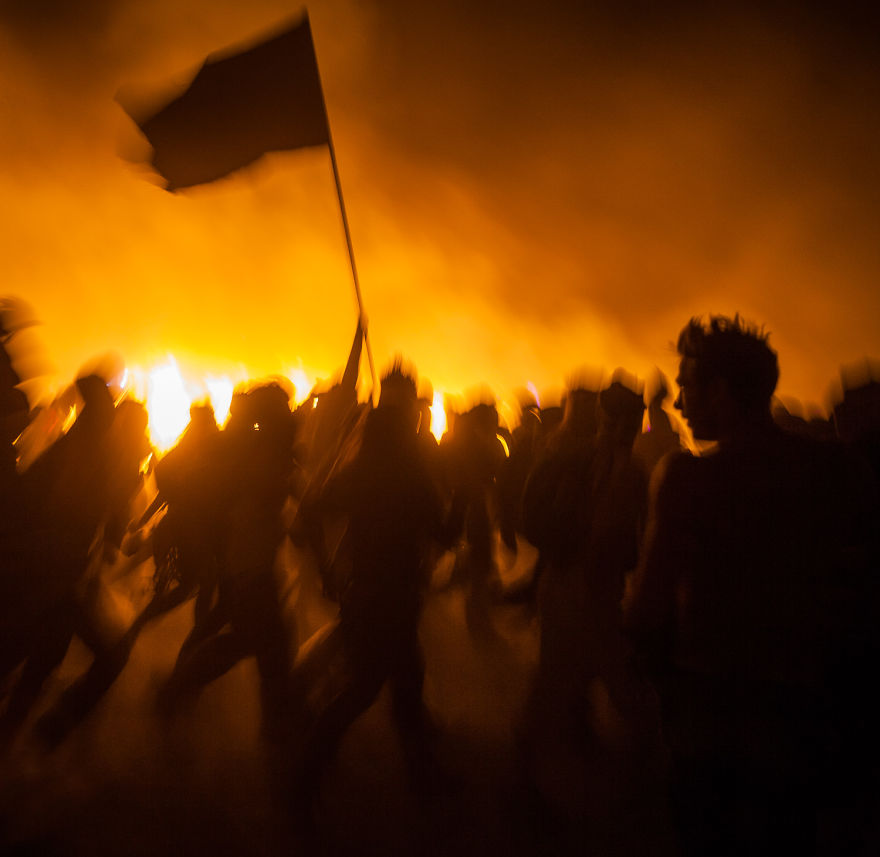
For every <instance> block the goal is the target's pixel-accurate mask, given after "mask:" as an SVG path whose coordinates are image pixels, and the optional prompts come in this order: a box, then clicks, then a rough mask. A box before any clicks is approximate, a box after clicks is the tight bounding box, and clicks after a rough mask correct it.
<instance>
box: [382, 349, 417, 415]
mask: <svg viewBox="0 0 880 857" xmlns="http://www.w3.org/2000/svg"><path fill="white" fill-rule="evenodd" d="M416 389H417V388H416V379H415V377H414V375H413V374H412V373H410V372H408V371H407V370H406V369H404V366H403V363H402V362H401V361H399V360H396V361H395V362H394V364H393V365H392V367H391V369H390V370H389V371H388V372H386V373H385V374H384V375H383V376H382V381H381V386H380V393H379V407H380V408H388V407H394V408H401V409H404V410H407V411H415V413H416V415H417V414H418V399H419V397H418V393H417V392H416Z"/></svg>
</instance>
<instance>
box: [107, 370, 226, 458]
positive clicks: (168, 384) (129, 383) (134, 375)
mask: <svg viewBox="0 0 880 857" xmlns="http://www.w3.org/2000/svg"><path fill="white" fill-rule="evenodd" d="M122 386H123V389H124V392H125V393H127V394H131V395H133V396H135V398H137V399H139V400H141V401H143V402H144V404H145V405H146V408H147V413H148V414H149V423H148V426H149V432H150V441H151V443H152V444H153V446H154V447H155V448H156V450H157V451H158V452H160V453H162V452H167V451H168V450H169V449H171V447H172V446H174V444H175V443H177V441H178V439H179V438H180V436H181V434H183V430H184V429H185V428H186V427H187V425H188V424H189V409H190V406H191V405H192V404H193V402H199V401H210V403H211V406H212V407H213V408H214V417H215V419H216V420H217V423H218V424H219V425H223V423H224V422H225V421H226V417H227V416H228V415H229V405H230V403H231V402H232V393H233V390H234V389H235V381H233V379H232V378H230V377H228V376H226V375H209V374H204V375H201V374H199V373H196V372H191V371H182V370H181V368H180V366H179V365H178V363H177V360H176V359H175V358H174V357H173V356H171V355H169V356H168V358H167V359H166V360H165V361H164V362H163V363H158V364H155V365H153V366H152V367H150V368H149V369H146V370H145V369H142V368H140V367H138V366H132V367H129V368H127V369H126V370H125V373H124V375H123V378H122Z"/></svg>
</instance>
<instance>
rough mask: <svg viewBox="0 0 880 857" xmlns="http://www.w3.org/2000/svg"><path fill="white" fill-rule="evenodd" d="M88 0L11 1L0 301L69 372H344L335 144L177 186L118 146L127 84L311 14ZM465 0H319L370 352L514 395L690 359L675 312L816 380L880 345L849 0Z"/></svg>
mask: <svg viewBox="0 0 880 857" xmlns="http://www.w3.org/2000/svg"><path fill="white" fill-rule="evenodd" d="M75 5H76V9H75V10H74V9H70V8H68V7H69V6H70V4H63V3H61V2H51V0H40V2H27V0H15V2H8V3H6V4H5V5H4V7H3V12H2V13H0V15H2V17H0V80H2V81H3V84H2V91H0V128H2V129H3V131H2V133H0V199H2V200H3V203H4V204H3V207H2V213H0V226H2V233H0V234H2V236H3V245H2V246H3V262H4V265H3V282H2V286H0V294H6V295H10V294H12V295H20V296H22V297H24V298H26V299H27V300H28V301H30V302H31V303H32V305H33V306H34V308H35V309H36V311H37V313H38V315H39V316H40V318H41V319H42V321H43V322H44V326H43V328H42V330H41V337H42V339H43V341H44V342H45V343H46V345H47V346H48V349H49V352H50V354H51V356H52V358H53V360H54V362H55V364H56V366H57V370H58V375H59V377H60V378H61V379H62V380H67V379H69V378H70V377H72V375H73V373H74V372H75V371H76V369H77V368H78V366H80V365H81V364H82V363H83V362H85V361H86V360H87V359H88V358H90V357H91V356H93V355H94V354H96V353H99V352H101V351H106V350H108V349H115V350H117V351H119V352H120V353H121V354H122V355H123V356H124V357H125V358H126V359H127V360H128V361H130V362H133V363H139V364H148V363H150V362H153V361H156V360H160V359H162V358H164V356H165V355H166V354H167V353H169V352H170V353H173V354H174V355H175V356H176V357H177V358H178V360H180V361H181V363H187V362H191V363H194V364H200V365H203V366H204V367H205V368H211V369H213V370H216V371H224V370H227V369H228V370H230V371H231V370H232V369H234V368H238V369H240V368H241V367H242V366H244V367H246V369H247V371H248V372H249V373H251V374H262V373H271V372H284V371H286V370H288V369H289V368H291V367H293V366H297V365H303V366H305V367H307V368H309V369H310V370H312V371H314V372H316V373H318V374H322V375H329V374H331V373H333V372H334V370H337V369H340V368H341V367H342V365H343V363H344V360H345V356H346V353H347V349H348V346H349V343H350V340H351V336H352V333H353V329H354V321H355V305H354V297H353V294H352V289H351V282H350V274H349V271H348V266H347V265H348V263H347V257H346V251H345V244H344V239H343V233H342V229H341V224H340V221H339V214H338V209H337V206H336V199H335V192H334V188H333V183H332V177H331V173H330V166H329V159H328V157H327V154H326V152H325V151H322V150H312V151H308V152H295V153H286V154H279V155H272V156H270V157H268V158H266V159H264V161H262V162H261V163H260V164H259V165H258V166H256V167H255V168H253V169H251V170H249V171H247V172H243V173H240V174H237V175H236V176H234V177H232V178H230V179H228V180H226V181H223V182H219V183H217V184H215V185H212V186H207V187H203V188H200V189H196V190H193V191H191V192H187V193H185V194H180V195H172V194H168V193H166V192H165V191H163V190H161V189H160V188H158V187H156V186H155V185H153V184H150V183H149V182H148V181H147V180H145V179H144V177H143V176H142V175H140V174H139V173H138V172H137V170H135V169H134V168H132V166H131V165H130V164H128V163H126V162H125V161H124V160H122V159H121V158H120V157H118V149H119V146H120V145H121V142H120V141H122V144H126V143H127V142H129V141H130V140H131V139H132V138H134V137H135V136H136V135H135V134H134V131H133V126H132V125H131V123H130V121H129V120H128V119H127V117H126V116H125V115H124V113H123V112H122V110H121V109H120V108H119V106H118V105H117V104H116V103H115V101H114V95H115V94H116V92H117V91H118V90H119V88H120V87H122V86H124V85H127V84H132V83H137V82H152V83H161V82H163V81H167V80H169V79H170V78H173V77H175V76H177V75H180V73H182V72H186V71H187V70H189V69H192V68H194V67H195V66H196V65H197V64H198V63H199V62H200V61H201V60H202V59H203V58H204V56H205V55H207V54H208V53H210V52H211V51H213V50H215V49H217V48H220V47H223V46H225V45H228V44H232V43H235V42H238V41H241V40H242V39H244V38H247V37H249V36H253V35H254V34H255V33H258V32H259V31H261V30H262V29H264V28H266V27H268V26H271V25H273V24H274V23H276V22H277V21H279V20H281V19H284V18H287V17H289V16H290V15H291V14H292V13H294V12H296V11H297V9H298V8H299V7H298V6H296V5H292V4H290V3H283V2H275V0H251V2H249V3H248V4H242V3H240V2H238V0H227V2H220V0H212V2H208V0H175V2H171V0H167V2H158V3H150V4H141V3H137V2H134V0H131V2H113V0H91V2H84V3H79V4H75ZM471 5H472V4H468V3H466V2H464V0H461V2H459V3H451V4H446V5H444V6H443V7H442V9H441V8H440V7H439V6H431V7H430V8H427V7H425V8H423V7H422V6H421V5H420V4H407V3H404V2H403V0H386V1H385V2H374V3H354V2H338V1H337V0H332V2H316V3H312V4H310V6H309V12H310V16H311V20H312V29H313V33H314V39H315V44H316V50H317V55H318V61H319V64H320V67H321V73H322V76H323V79H324V87H325V94H326V100H327V105H328V112H329V117H330V123H331V126H332V130H333V135H334V139H335V141H336V148H337V152H338V157H339V166H340V172H341V176H342V182H343V187H344V191H345V196H346V203H347V207H348V212H349V217H350V220H351V228H352V235H353V240H354V245H355V252H356V255H357V260H358V268H359V272H360V275H361V283H362V288H363V292H364V298H365V302H366V306H367V311H368V313H369V316H370V319H371V336H372V339H373V348H374V351H375V354H376V358H377V362H378V364H379V366H380V367H381V366H383V365H385V364H387V363H388V362H389V361H390V359H391V358H392V356H393V355H394V354H395V353H402V354H403V355H405V356H406V357H408V358H409V359H410V360H412V361H413V363H414V364H415V365H416V366H417V367H418V369H419V370H420V372H421V374H422V375H423V376H426V377H428V378H430V379H431V380H432V381H433V382H434V384H435V386H436V387H438V388H439V389H447V390H462V389H466V388H469V387H471V386H473V385H475V384H478V383H480V382H488V383H489V384H490V385H491V386H492V387H493V388H494V389H495V390H496V391H497V392H498V393H499V395H502V396H507V395H509V391H510V389H512V388H514V387H520V386H524V385H525V383H526V381H532V382H534V383H535V384H537V385H538V387H540V388H543V387H548V386H549V387H559V386H561V384H562V383H563V381H564V379H565V377H566V375H567V374H568V373H569V372H570V371H571V370H573V369H575V368H576V367H578V366H580V365H583V364H596V365H603V366H606V367H607V368H608V369H612V368H614V367H615V366H618V365H623V366H626V367H627V368H629V369H631V370H633V371H635V372H639V373H645V372H646V371H648V370H649V369H650V367H652V366H653V365H655V364H656V365H660V366H661V367H662V368H663V369H664V370H665V371H667V372H670V373H673V372H674V364H675V359H674V357H673V355H672V353H671V350H670V346H669V344H670V342H671V341H672V340H674V339H675V336H676V333H677V331H678V329H679V328H680V327H681V325H682V324H683V323H684V322H685V321H686V320H687V318H688V317H690V316H691V315H694V314H704V313H707V312H731V313H732V312H734V311H740V312H741V313H743V314H744V315H746V316H747V317H749V318H753V319H755V320H757V321H760V322H762V323H764V324H766V326H767V328H768V329H769V330H770V331H771V332H772V336H771V342H772V344H774V346H775V347H776V348H777V349H778V350H779V352H780V361H781V366H782V380H781V384H780V391H781V392H783V393H787V394H789V395H793V396H796V397H798V398H802V399H807V400H813V401H820V400H821V399H822V398H823V396H824V394H825V392H826V390H827V388H828V386H829V383H830V382H831V381H832V380H833V379H834V378H835V376H836V374H837V371H838V368H839V366H840V365H841V364H842V363H847V362H851V361H854V360H858V359H859V358H861V357H864V356H866V355H872V356H876V355H878V354H880V289H878V288H877V283H878V274H880V242H878V240H877V236H878V235H880V229H878V227H880V223H878V220H880V208H878V205H877V202H878V191H880V181H878V158H877V154H876V153H877V152H878V151H880V145H878V144H880V133H878V118H877V117H878V115H880V110H878V108H880V92H878V80H880V77H878V75H877V69H876V66H875V64H874V63H875V61H874V60H873V54H872V52H871V51H870V49H869V41H870V40H869V37H868V35H867V34H868V33H869V32H874V31H873V29H872V28H868V27H867V25H866V23H865V22H864V21H860V20H857V19H853V17H852V15H853V14H854V13H853V12H852V10H846V9H844V8H843V7H839V6H835V7H834V9H830V8H829V9H828V10H826V11H825V13H824V15H825V16H826V17H822V13H819V12H811V11H810V10H809V9H806V8H805V9H799V10H792V11H790V12H781V11H779V10H777V11H776V12H775V13H774V14H773V15H766V14H765V15H760V14H758V13H757V12H755V11H749V10H748V8H747V7H742V6H741V7H740V8H739V10H738V11H737V12H735V13H733V12H731V13H720V12H705V11H704V12H700V13H693V12H690V11H688V10H687V9H686V7H683V6H682V7H675V6H668V7H663V9H662V13H661V12H660V11H657V12H655V11H651V10H650V9H649V8H647V7H646V9H645V10H643V11H642V12H639V11H637V7H633V9H629V10H628V11H627V13H626V14H624V13H622V12H618V13H615V12H612V11H610V8H611V7H610V6H609V7H608V8H607V9H606V8H603V7H599V6H594V7H593V8H591V9H590V8H584V6H583V4H579V5H576V4H572V6H571V8H569V7H566V6H563V5H561V4H553V5H549V6H545V5H540V6H535V5H534V4H526V3H519V4H517V3H511V4H507V5H505V6H504V7H503V14H502V13H501V11H499V12H498V13H490V12H489V11H487V10H484V9H482V8H480V9H474V8H471ZM478 5H479V4H478ZM780 8H781V7H780ZM500 9H501V7H499V10H500ZM835 10H836V11H835ZM832 15H835V16H836V17H833V18H832V17H828V16H832ZM860 34H864V35H860Z"/></svg>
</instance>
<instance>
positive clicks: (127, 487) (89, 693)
mask: <svg viewBox="0 0 880 857" xmlns="http://www.w3.org/2000/svg"><path fill="white" fill-rule="evenodd" d="M147 419H148V417H147V412H146V409H145V408H144V406H143V405H142V404H141V403H139V402H135V401H131V400H125V401H122V402H120V403H119V405H117V407H116V410H115V412H114V416H113V423H112V425H111V426H110V429H109V431H108V432H107V436H106V439H105V444H104V446H105V463H106V480H107V481H106V502H107V506H106V511H105V518H104V521H103V524H104V527H103V533H102V534H101V540H102V542H101V550H102V551H103V554H104V560H105V561H107V560H112V559H113V558H114V557H115V556H116V554H117V552H118V550H119V547H120V545H121V543H122V538H123V535H124V533H125V531H126V529H127V527H128V523H129V521H130V519H131V502H132V500H133V498H134V497H135V495H136V494H137V492H138V491H139V490H140V488H141V484H142V476H141V465H142V463H143V462H144V460H145V459H146V458H147V457H148V456H149V455H150V452H151V449H150V444H149V441H148V439H147V434H146V432H147ZM106 595H107V585H106V583H105V582H104V580H103V577H102V575H101V573H100V566H99V567H98V569H97V570H95V571H92V572H91V573H90V576H89V578H88V580H87V581H86V587H85V591H84V593H82V594H81V595H80V600H79V602H78V604H77V613H78V620H77V624H76V626H75V630H76V633H77V634H78V635H79V636H80V637H81V638H82V639H83V640H84V642H86V644H87V645H89V647H90V648H91V649H92V652H93V655H94V657H93V660H92V664H91V666H90V667H89V669H88V670H87V671H86V673H85V674H84V675H83V676H82V677H80V678H79V679H78V680H77V681H76V682H74V683H73V684H72V685H71V686H70V687H69V688H67V689H66V690H65V691H64V693H63V694H62V695H61V696H60V697H59V699H58V700H57V701H56V703H55V704H54V705H53V706H52V707H51V708H50V709H49V710H48V711H47V712H46V713H45V714H44V715H43V716H42V717H41V718H40V719H39V720H38V721H37V725H36V728H37V732H38V734H39V735H40V737H41V738H42V739H43V740H44V741H45V742H46V743H47V744H48V745H49V746H54V745H56V744H58V743H60V742H61V741H63V740H64V738H66V736H67V735H68V734H69V732H70V731H71V730H72V729H73V728H74V727H75V726H76V725H77V724H79V723H80V722H81V721H82V720H83V718H85V717H86V715H87V714H88V713H89V712H90V711H91V710H92V709H93V708H94V706H95V705H96V704H97V703H98V701H99V700H100V699H101V697H102V696H103V695H104V693H105V692H106V691H107V689H108V688H109V687H110V686H111V685H112V684H113V682H114V681H115V680H116V677H117V676H118V675H119V673H120V672H122V669H123V667H124V666H125V663H126V661H127V654H128V652H127V648H126V647H124V646H121V645H120V644H121V642H122V641H121V640H120V639H119V638H118V637H117V635H116V634H115V633H114V632H113V631H112V625H113V623H112V621H105V620H104V608H102V606H101V605H102V604H104V603H106V601H105V597H106ZM108 618H109V617H108ZM108 628H110V629H111V630H109V631H108V630H107V629H108Z"/></svg>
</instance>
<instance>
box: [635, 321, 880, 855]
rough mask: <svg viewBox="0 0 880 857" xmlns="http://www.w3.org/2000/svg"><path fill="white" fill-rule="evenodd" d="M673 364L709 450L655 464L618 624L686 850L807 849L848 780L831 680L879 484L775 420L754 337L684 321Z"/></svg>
mask: <svg viewBox="0 0 880 857" xmlns="http://www.w3.org/2000/svg"><path fill="white" fill-rule="evenodd" d="M678 351H679V354H680V355H681V364H680V369H679V375H678V384H679V387H680V388H681V392H680V395H679V398H678V400H677V402H676V406H677V407H679V408H680V409H681V411H682V413H683V415H684V417H685V419H686V420H687V422H688V424H689V426H690V428H691V431H692V432H693V435H694V438H695V439H696V440H698V441H713V442H715V444H716V446H715V449H714V450H713V451H711V452H710V453H708V454H705V455H703V456H700V457H693V456H690V455H687V454H684V453H673V454H672V456H671V457H669V458H667V459H666V460H665V461H664V462H662V463H661V464H660V465H659V466H658V470H657V471H656V472H655V478H654V480H653V496H652V508H651V513H650V520H649V528H648V534H647V538H646V543H645V547H644V550H643V555H642V558H641V561H640V566H639V568H638V570H637V572H636V574H635V575H634V578H633V580H632V581H631V582H630V583H631V586H630V590H629V592H628V595H627V598H626V599H625V616H626V621H627V625H628V627H629V629H630V630H631V632H632V633H633V635H634V636H635V638H636V639H637V641H638V642H639V643H640V644H641V647H642V652H643V655H644V657H645V658H646V659H649V660H650V661H653V665H654V667H655V669H656V670H657V676H658V686H659V689H660V694H661V699H662V704H663V714H664V731H665V736H666V739H667V741H668V742H669V745H670V749H671V752H672V760H673V795H674V805H675V807H676V810H677V814H678V820H679V829H680V833H681V838H682V845H683V847H684V851H685V853H686V854H689V855H690V854H693V855H708V854H712V855H727V854H729V855H739V857H741V856H742V855H749V854H775V853H797V854H810V853H814V852H815V847H816V821H817V812H818V809H819V807H820V806H821V804H822V802H823V801H826V800H830V799H831V797H832V796H831V795H829V792H828V790H829V788H831V787H832V786H835V785H836V784H837V782H838V781H839V780H840V779H841V776H845V775H846V774H845V771H844V770H843V769H841V768H840V767H839V763H836V762H835V757H834V755H833V754H832V753H831V748H830V742H829V735H833V734H834V733H835V731H837V732H838V733H839V731H840V727H841V725H842V723H843V721H842V719H841V718H840V717H838V716H837V715H836V714H835V713H834V706H835V705H836V704H837V701H838V695H839V692H840V689H841V681H840V679H841V677H842V676H845V675H846V674H847V673H848V672H849V667H848V665H849V664H850V663H851V660H852V657H853V653H854V650H857V649H858V648H859V646H860V645H861V644H862V643H863V642H864V633H865V632H866V631H867V629H868V628H870V623H871V622H872V621H873V618H872V610H873V604H872V603H871V599H870V598H869V597H867V596H868V595H869V592H870V588H869V585H868V581H869V570H870V520H871V516H872V515H873V514H874V509H875V507H874V497H873V494H872V486H871V483H870V482H869V481H866V479H865V478H864V476H865V474H864V471H863V470H862V469H861V468H860V467H858V466H857V464H856V463H855V462H853V461H852V460H851V459H849V458H848V457H847V455H846V454H845V453H844V450H843V449H842V448H841V447H837V446H829V445H823V444H821V443H819V442H816V441H812V440H809V439H807V438H804V437H797V436H793V435H788V434H786V433H784V432H783V431H782V430H780V429H779V428H778V427H777V426H776V425H775V424H774V423H773V420H772V418H771V414H770V400H771V396H772V394H773V391H774V389H775V387H776V382H777V378H778V374H779V370H778V364H777V358H776V354H775V352H774V351H773V350H772V349H771V348H770V347H769V345H768V343H767V337H766V335H765V334H764V333H763V332H762V331H760V330H758V329H755V328H753V327H750V326H748V325H746V324H744V323H743V322H742V321H741V320H740V319H739V317H736V318H734V319H729V318H724V317H713V318H710V319H709V321H708V323H703V322H701V321H700V320H698V319H693V320H691V322H690V323H689V324H688V325H687V326H686V327H685V328H684V330H683V331H682V332H681V335H680V337H679V340H678ZM835 764H838V767H835Z"/></svg>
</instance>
